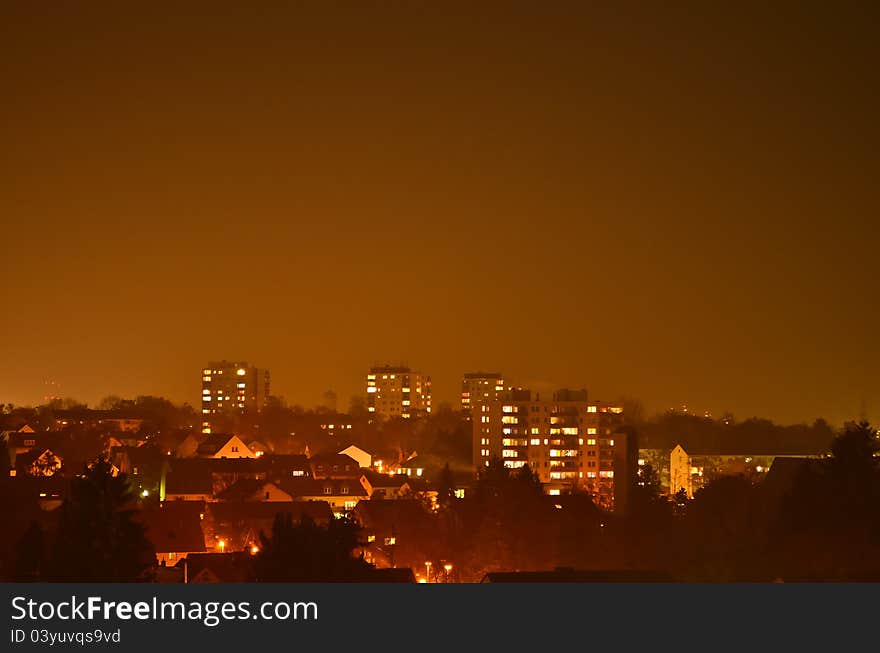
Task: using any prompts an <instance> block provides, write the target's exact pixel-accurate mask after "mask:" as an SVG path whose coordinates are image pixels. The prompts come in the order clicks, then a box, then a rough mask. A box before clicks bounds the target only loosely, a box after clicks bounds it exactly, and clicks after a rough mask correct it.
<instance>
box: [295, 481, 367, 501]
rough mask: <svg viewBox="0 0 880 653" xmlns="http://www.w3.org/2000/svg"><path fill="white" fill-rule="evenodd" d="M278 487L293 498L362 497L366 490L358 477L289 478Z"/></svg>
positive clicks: (364, 495)
mask: <svg viewBox="0 0 880 653" xmlns="http://www.w3.org/2000/svg"><path fill="white" fill-rule="evenodd" d="M279 487H280V488H281V490H283V491H284V492H287V494H289V495H290V496H292V497H293V498H294V499H297V498H299V497H322V496H342V495H345V496H350V497H358V498H363V497H366V496H367V491H366V490H365V489H364V486H363V485H361V482H360V480H359V478H357V479H356V478H325V479H314V478H289V479H286V480H284V481H281V483H280V484H279Z"/></svg>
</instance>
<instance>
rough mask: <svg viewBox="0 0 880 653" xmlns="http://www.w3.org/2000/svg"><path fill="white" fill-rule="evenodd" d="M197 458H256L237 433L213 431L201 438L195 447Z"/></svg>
mask: <svg viewBox="0 0 880 653" xmlns="http://www.w3.org/2000/svg"><path fill="white" fill-rule="evenodd" d="M196 456H198V457H199V458H256V457H257V455H256V454H255V453H254V452H253V451H251V450H250V449H249V448H248V446H247V445H246V444H245V443H244V441H243V440H242V439H241V438H240V437H238V436H237V435H229V434H226V433H213V434H211V435H209V436H208V437H206V438H205V439H204V440H202V442H201V444H199V446H198V448H197V449H196Z"/></svg>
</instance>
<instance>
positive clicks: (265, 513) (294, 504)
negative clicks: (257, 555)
mask: <svg viewBox="0 0 880 653" xmlns="http://www.w3.org/2000/svg"><path fill="white" fill-rule="evenodd" d="M208 512H209V513H210V514H211V516H212V517H213V519H214V520H215V522H220V523H227V524H243V523H245V522H248V521H256V520H267V519H268V520H273V519H275V515H277V514H289V515H290V516H291V517H292V518H293V519H294V520H295V521H299V520H300V519H302V517H303V516H308V517H311V518H312V519H313V520H314V521H327V520H330V519H332V518H333V511H332V510H330V504H329V503H327V502H326V501H255V502H251V503H241V502H238V503H236V502H220V503H212V504H210V505H208Z"/></svg>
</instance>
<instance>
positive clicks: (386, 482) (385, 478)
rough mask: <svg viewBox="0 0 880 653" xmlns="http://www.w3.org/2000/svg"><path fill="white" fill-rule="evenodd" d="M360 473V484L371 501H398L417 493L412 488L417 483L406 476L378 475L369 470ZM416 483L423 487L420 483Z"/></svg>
mask: <svg viewBox="0 0 880 653" xmlns="http://www.w3.org/2000/svg"><path fill="white" fill-rule="evenodd" d="M361 471H362V472H363V474H362V476H361V484H362V485H363V486H364V488H365V489H366V490H367V494H368V495H369V497H370V498H371V499H398V498H400V497H403V496H409V495H411V494H413V493H414V492H415V491H417V490H415V489H414V488H413V485H414V484H416V482H417V481H416V480H415V479H410V478H409V476H407V475H406V474H379V473H378V472H374V471H372V470H369V469H364V470H361ZM418 483H419V485H420V486H423V485H424V483H422V482H420V481H419V482H418Z"/></svg>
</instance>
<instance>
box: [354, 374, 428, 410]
mask: <svg viewBox="0 0 880 653" xmlns="http://www.w3.org/2000/svg"><path fill="white" fill-rule="evenodd" d="M367 410H368V411H369V412H370V413H371V414H373V415H375V416H376V417H379V418H381V419H393V418H403V419H409V418H411V417H419V416H422V415H426V414H429V413H430V412H431V377H429V376H426V375H424V374H421V373H420V372H414V371H412V370H411V369H410V368H408V367H391V366H383V367H374V368H372V369H370V371H369V373H368V374H367Z"/></svg>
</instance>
